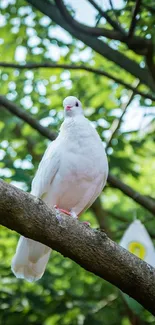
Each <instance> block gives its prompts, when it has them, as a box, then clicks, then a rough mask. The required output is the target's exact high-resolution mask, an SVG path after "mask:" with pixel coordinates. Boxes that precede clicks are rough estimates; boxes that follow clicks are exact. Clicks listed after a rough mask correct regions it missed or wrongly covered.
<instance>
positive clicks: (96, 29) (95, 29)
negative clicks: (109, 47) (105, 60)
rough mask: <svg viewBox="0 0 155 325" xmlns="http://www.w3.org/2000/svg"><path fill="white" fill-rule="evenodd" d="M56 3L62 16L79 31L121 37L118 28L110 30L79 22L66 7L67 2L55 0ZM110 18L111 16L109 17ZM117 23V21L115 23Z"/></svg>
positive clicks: (112, 37) (114, 37)
mask: <svg viewBox="0 0 155 325" xmlns="http://www.w3.org/2000/svg"><path fill="white" fill-rule="evenodd" d="M55 3H56V5H57V7H58V8H59V10H60V12H61V14H62V16H63V17H64V19H65V20H66V21H67V22H68V23H69V24H70V25H71V26H72V27H74V28H76V29H77V30H78V31H80V32H83V33H87V34H89V35H91V36H96V37H98V36H104V37H107V38H110V39H116V40H118V39H121V38H122V37H121V36H122V34H121V33H120V32H118V31H117V30H110V29H109V30H108V29H106V28H103V27H102V28H100V27H90V26H87V25H84V24H82V23H79V22H78V21H77V20H75V19H74V18H73V17H72V16H71V15H70V14H69V12H68V10H67V9H66V6H65V4H64V3H63V1H61V0H55ZM109 18H110V17H109ZM114 24H115V23H114Z"/></svg>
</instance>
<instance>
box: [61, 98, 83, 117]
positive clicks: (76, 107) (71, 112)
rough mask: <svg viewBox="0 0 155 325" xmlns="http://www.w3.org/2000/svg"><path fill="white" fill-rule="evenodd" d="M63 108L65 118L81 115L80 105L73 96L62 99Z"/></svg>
mask: <svg viewBox="0 0 155 325" xmlns="http://www.w3.org/2000/svg"><path fill="white" fill-rule="evenodd" d="M63 107H64V112H65V116H66V117H67V116H70V117H73V116H77V115H83V109H82V104H81V102H80V101H79V99H77V98H76V97H74V96H68V97H66V98H65V99H64V101H63Z"/></svg>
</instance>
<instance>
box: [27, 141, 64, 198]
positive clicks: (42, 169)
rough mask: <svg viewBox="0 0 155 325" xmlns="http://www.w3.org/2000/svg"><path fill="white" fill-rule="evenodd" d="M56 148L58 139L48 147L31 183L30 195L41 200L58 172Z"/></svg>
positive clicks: (58, 159)
mask: <svg viewBox="0 0 155 325" xmlns="http://www.w3.org/2000/svg"><path fill="white" fill-rule="evenodd" d="M58 146H59V140H58V139H56V140H55V141H53V142H52V143H51V144H50V145H49V146H48V148H47V149H46V151H45V154H44V156H43V158H42V160H41V162H40V164H39V167H38V170H37V172H36V175H35V177H34V179H33V181H32V190H31V194H32V195H34V196H36V197H39V198H41V199H43V200H44V197H45V196H46V193H47V192H48V190H49V187H50V186H51V183H52V181H53V179H54V177H55V175H56V173H57V172H58V170H59V166H60V150H58Z"/></svg>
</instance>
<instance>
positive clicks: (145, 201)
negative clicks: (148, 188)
mask: <svg viewBox="0 0 155 325" xmlns="http://www.w3.org/2000/svg"><path fill="white" fill-rule="evenodd" d="M0 104H1V105H2V106H4V107H5V108H6V109H8V110H9V111H10V112H11V113H13V114H15V115H16V116H18V117H19V118H21V119H23V120H24V121H25V122H26V123H28V124H29V125H31V127H32V128H34V129H35V130H37V131H38V132H39V133H41V134H42V135H43V136H45V137H46V138H48V139H50V140H54V139H55V138H56V134H55V133H53V132H51V131H50V130H49V129H47V128H45V127H44V126H42V125H40V123H39V122H38V121H36V120H35V119H34V118H33V117H30V115H29V114H28V113H26V112H23V111H22V110H21V109H20V108H19V107H18V106H17V105H15V104H14V103H12V102H10V101H9V100H8V99H6V98H5V97H4V96H0ZM29 121H30V123H29ZM108 182H109V184H110V185H111V186H113V187H116V188H118V189H120V190H121V191H122V192H123V193H124V194H126V195H127V196H129V197H131V198H132V199H133V200H134V201H136V202H137V203H139V204H140V205H142V206H143V207H144V208H145V209H147V210H149V211H150V212H151V213H153V214H155V202H154V201H153V200H150V199H149V198H148V197H146V196H144V195H141V194H140V193H138V192H136V191H134V190H133V189H132V188H131V187H129V186H128V185H126V184H124V183H123V182H121V181H120V180H119V179H117V177H115V176H113V175H111V174H109V177H108Z"/></svg>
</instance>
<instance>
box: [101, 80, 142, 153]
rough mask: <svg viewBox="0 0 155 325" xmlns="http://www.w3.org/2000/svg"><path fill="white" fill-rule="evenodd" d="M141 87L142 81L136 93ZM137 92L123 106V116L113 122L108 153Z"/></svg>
mask: <svg viewBox="0 0 155 325" xmlns="http://www.w3.org/2000/svg"><path fill="white" fill-rule="evenodd" d="M139 85H140V81H138V82H137V85H136V87H135V91H136V89H137V88H138V86H139ZM135 91H132V92H131V93H130V94H129V99H128V101H127V103H126V104H124V105H123V106H122V114H121V116H120V117H119V118H117V119H115V120H114V121H113V123H112V126H111V128H110V130H109V131H110V132H111V134H110V137H109V139H108V141H107V145H106V151H107V149H108V148H109V147H110V146H111V143H112V140H113V138H114V137H115V134H116V133H117V131H118V130H119V128H120V125H121V122H122V119H123V117H124V115H125V113H126V111H127V108H128V106H129V105H130V104H131V102H132V100H133V98H134V96H135Z"/></svg>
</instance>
